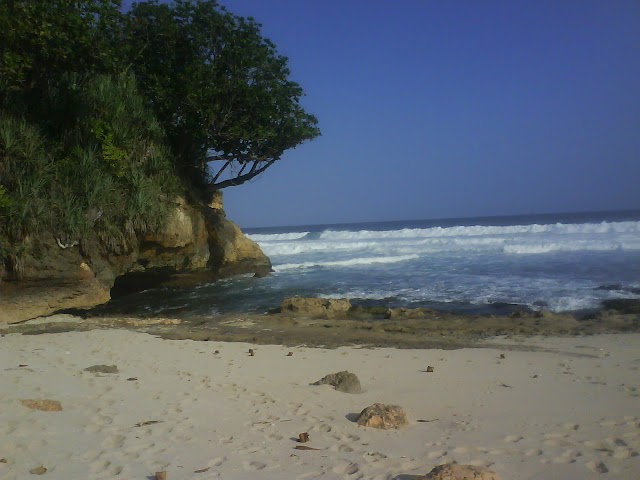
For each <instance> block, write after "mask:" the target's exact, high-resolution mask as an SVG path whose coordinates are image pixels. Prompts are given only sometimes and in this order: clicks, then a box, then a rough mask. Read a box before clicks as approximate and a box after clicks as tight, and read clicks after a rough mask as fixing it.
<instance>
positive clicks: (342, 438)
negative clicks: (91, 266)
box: [0, 330, 640, 480]
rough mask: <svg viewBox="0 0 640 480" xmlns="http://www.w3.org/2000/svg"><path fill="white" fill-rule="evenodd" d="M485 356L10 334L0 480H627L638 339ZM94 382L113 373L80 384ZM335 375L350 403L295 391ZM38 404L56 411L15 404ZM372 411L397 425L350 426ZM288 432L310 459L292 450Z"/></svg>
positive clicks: (636, 412)
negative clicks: (483, 473)
mask: <svg viewBox="0 0 640 480" xmlns="http://www.w3.org/2000/svg"><path fill="white" fill-rule="evenodd" d="M491 344H492V346H493V347H492V348H463V349H457V350H439V349H394V348H373V349H371V348H357V347H340V348H337V349H323V348H309V347H305V346H298V347H285V346H277V345H257V346H256V345H252V344H247V343H225V342H219V341H209V342H197V341H191V340H165V339H160V338H156V337H154V336H152V335H149V334H146V333H140V332H133V331H127V330H93V331H88V332H66V333H60V334H42V335H20V334H7V335H5V336H3V337H2V338H0V346H1V348H0V404H1V405H2V410H1V411H0V460H2V461H1V462H0V478H3V479H7V480H9V479H24V478H36V477H34V476H32V475H31V474H30V473H29V472H30V470H32V469H35V468H37V467H39V466H43V467H44V468H46V473H45V474H44V475H43V477H42V478H47V479H60V480H62V479H65V480H67V479H80V478H90V479H113V478H125V479H148V478H153V475H154V474H155V472H158V471H166V472H167V478H168V479H170V480H175V479H187V478H188V479H214V478H222V479H225V480H228V479H251V478H256V479H258V478H259V479H314V478H323V479H343V478H344V479H356V478H362V479H396V480H408V479H413V478H419V477H418V476H419V475H424V474H426V473H427V472H429V471H430V470H431V468H433V467H434V466H436V465H439V464H442V463H447V462H452V461H457V462H459V463H465V464H473V465H483V466H489V467H490V468H491V469H493V470H494V471H495V472H496V473H498V474H499V475H500V477H501V478H502V479H531V480H533V479H540V480H542V479H545V480H549V479H576V480H577V479H580V480H584V479H592V478H593V479H595V478H607V479H635V478H640V456H638V452H639V451H640V397H639V394H640V390H639V389H638V388H639V387H640V385H639V383H640V382H639V380H640V370H639V369H640V353H638V349H637V346H638V345H639V344H640V334H636V333H631V334H606V335H593V336H574V337H544V338H543V337H529V338H520V339H518V338H515V339H514V338H510V339H506V338H492V339H491ZM249 349H252V350H254V352H255V355H253V356H251V355H249V353H248V352H249ZM528 350H529V351H528ZM216 352H217V353H216ZM289 352H293V355H291V356H287V354H288V353H289ZM501 356H504V358H501ZM93 365H116V366H117V369H118V372H117V373H93V372H89V371H85V368H87V367H91V366H93ZM427 366H432V367H433V372H431V373H427V371H426V369H427ZM341 370H348V371H350V372H353V373H355V374H356V375H357V376H358V377H359V379H360V382H361V384H362V387H363V390H364V392H363V393H361V394H348V393H342V392H338V391H336V390H334V389H333V388H331V387H330V386H326V385H325V386H311V385H309V384H310V383H312V382H315V381H316V380H318V379H320V378H321V377H323V376H324V375H326V374H328V373H334V372H338V371H341ZM44 399H49V400H55V401H58V402H60V405H61V407H62V410H61V411H39V410H34V409H31V408H28V407H27V406H25V405H23V403H21V400H44ZM375 402H382V403H387V404H395V405H400V406H402V407H403V408H404V409H405V411H406V413H407V416H408V418H409V425H408V426H407V427H404V428H401V429H398V430H376V429H371V428H366V427H360V426H358V425H357V424H356V423H355V422H354V418H355V416H356V414H357V413H359V412H360V411H361V410H362V409H364V408H365V407H367V406H369V405H371V404H373V403H375ZM302 432H308V433H309V437H310V441H309V442H308V443H305V444H304V445H305V446H309V447H312V448H315V449H317V450H296V449H295V447H296V446H297V445H300V444H299V443H298V442H297V441H296V440H297V438H298V434H299V433H302Z"/></svg>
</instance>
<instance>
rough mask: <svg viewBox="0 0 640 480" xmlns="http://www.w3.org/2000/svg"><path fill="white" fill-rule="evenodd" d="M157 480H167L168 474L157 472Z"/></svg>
mask: <svg viewBox="0 0 640 480" xmlns="http://www.w3.org/2000/svg"><path fill="white" fill-rule="evenodd" d="M156 480H167V472H164V471H163V472H156Z"/></svg>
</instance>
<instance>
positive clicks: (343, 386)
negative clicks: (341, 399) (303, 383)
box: [311, 370, 362, 393]
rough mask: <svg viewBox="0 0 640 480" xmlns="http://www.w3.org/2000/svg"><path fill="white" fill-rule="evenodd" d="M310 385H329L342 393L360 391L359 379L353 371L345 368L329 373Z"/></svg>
mask: <svg viewBox="0 0 640 480" xmlns="http://www.w3.org/2000/svg"><path fill="white" fill-rule="evenodd" d="M311 385H331V386H332V387H333V388H335V389H336V390H338V391H339V392H344V393H361V392H362V387H361V386H360V380H358V377H357V376H356V375H355V373H351V372H347V371H346V370H345V371H342V372H337V373H330V374H329V375H326V376H324V377H323V378H321V379H320V380H318V381H317V382H315V383H312V384H311Z"/></svg>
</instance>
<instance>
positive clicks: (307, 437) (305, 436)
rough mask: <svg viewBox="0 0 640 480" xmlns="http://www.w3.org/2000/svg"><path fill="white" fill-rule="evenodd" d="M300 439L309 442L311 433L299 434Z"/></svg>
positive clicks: (301, 441)
mask: <svg viewBox="0 0 640 480" xmlns="http://www.w3.org/2000/svg"><path fill="white" fill-rule="evenodd" d="M298 441H299V442H300V443H307V442H308V441H309V434H308V433H307V432H304V433H301V434H300V435H298Z"/></svg>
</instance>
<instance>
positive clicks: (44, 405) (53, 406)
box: [20, 399, 62, 412]
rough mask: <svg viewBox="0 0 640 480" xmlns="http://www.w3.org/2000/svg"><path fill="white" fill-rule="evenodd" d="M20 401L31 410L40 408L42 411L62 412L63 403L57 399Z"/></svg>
mask: <svg viewBox="0 0 640 480" xmlns="http://www.w3.org/2000/svg"><path fill="white" fill-rule="evenodd" d="M20 403H21V404H22V405H24V406H25V407H27V408H30V409H31V410H40V411H42V412H60V411H62V405H61V404H60V402H59V401H57V400H48V399H45V400H31V399H25V400H20Z"/></svg>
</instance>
